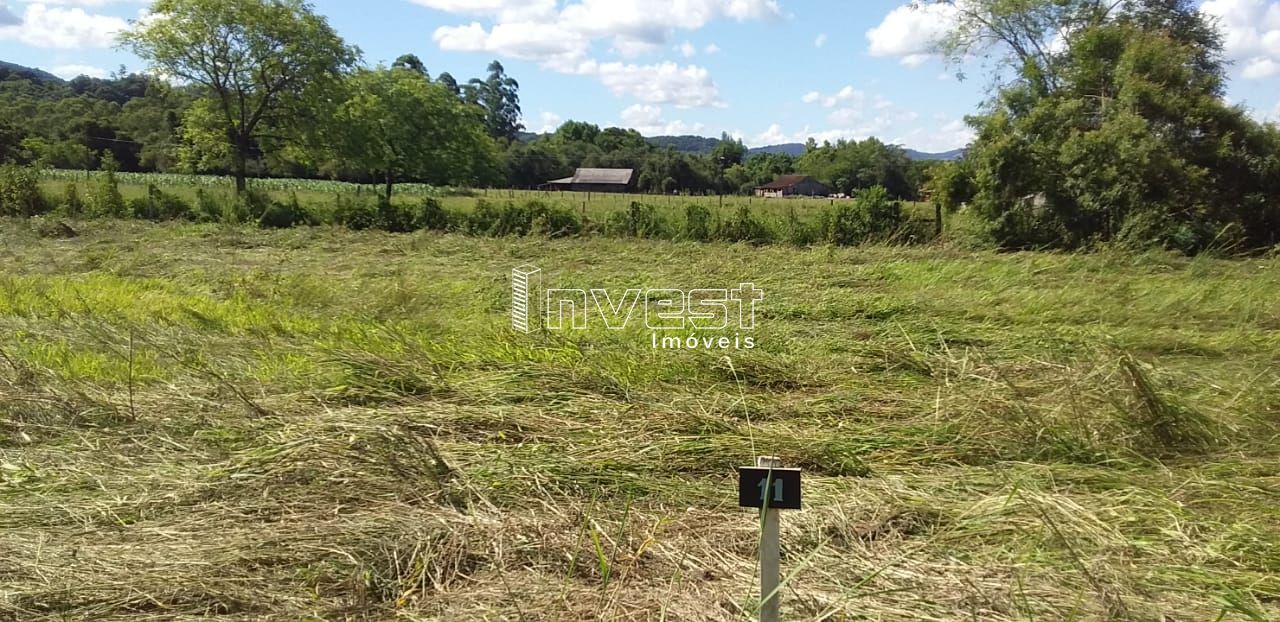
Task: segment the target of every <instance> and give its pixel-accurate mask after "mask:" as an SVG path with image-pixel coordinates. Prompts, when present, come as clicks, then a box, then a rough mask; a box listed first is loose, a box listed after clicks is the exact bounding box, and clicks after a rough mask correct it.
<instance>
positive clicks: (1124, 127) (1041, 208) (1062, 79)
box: [939, 0, 1280, 253]
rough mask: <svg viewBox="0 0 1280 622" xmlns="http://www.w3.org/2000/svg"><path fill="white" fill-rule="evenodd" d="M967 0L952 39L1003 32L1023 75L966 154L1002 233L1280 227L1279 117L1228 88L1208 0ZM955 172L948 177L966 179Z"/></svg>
mask: <svg viewBox="0 0 1280 622" xmlns="http://www.w3.org/2000/svg"><path fill="white" fill-rule="evenodd" d="M957 7H958V8H957V9H956V10H957V11H958V15H959V23H960V26H959V27H958V28H957V30H956V31H955V32H953V33H952V34H951V37H950V39H949V40H948V41H947V42H946V45H945V46H944V47H945V48H946V49H947V50H948V51H949V52H950V53H951V54H952V55H953V56H955V57H963V56H966V55H968V54H970V53H973V52H975V51H976V48H978V47H985V46H989V45H991V44H992V43H993V42H994V44H995V45H996V46H997V47H998V48H999V49H1000V50H1001V51H1002V52H1007V53H1008V54H1009V57H1010V58H1009V62H1008V63H1007V64H1006V66H1007V69H1008V70H1009V72H1010V73H1012V74H1013V77H1012V78H1011V79H1010V80H1008V81H1007V82H1006V84H1005V85H1004V86H1003V87H1002V88H1000V89H999V90H998V92H997V93H996V94H995V95H994V96H993V98H992V102H991V103H990V105H989V108H988V110H986V111H984V113H983V114H982V115H980V116H978V117H975V118H973V119H971V123H972V124H973V125H974V127H975V128H976V129H977V130H978V132H979V137H978V139H977V141H976V142H975V144H974V145H973V147H972V149H971V150H970V151H969V154H968V158H969V162H966V163H965V164H963V165H959V166H960V167H961V168H964V169H965V170H966V171H967V173H968V175H969V176H970V177H972V183H971V191H972V205H973V207H974V208H975V210H976V211H977V212H978V214H980V215H981V216H982V217H983V219H984V220H986V221H987V222H988V223H989V228H990V231H991V234H992V238H993V239H994V240H995V241H996V242H997V243H999V244H1000V245H1001V246H1004V247H1006V248H1040V247H1065V248H1079V247H1087V246H1089V245H1091V244H1095V243H1098V242H1108V241H1123V242H1125V243H1130V244H1133V245H1136V246H1145V245H1158V246H1161V247H1164V248H1173V249H1178V250H1181V251H1184V252H1188V253H1196V252H1202V251H1205V250H1209V249H1233V250H1237V249H1258V248H1268V247H1271V246H1274V245H1276V244H1278V243H1280V128H1278V127H1276V126H1275V125H1266V124H1262V123H1259V122H1258V121H1255V120H1253V119H1251V118H1249V116H1248V115H1247V114H1246V113H1245V111H1244V110H1242V109H1241V108H1239V107H1236V106H1229V105H1227V104H1226V103H1225V102H1223V100H1222V95H1223V93H1224V92H1225V84H1226V79H1227V71H1226V68H1227V63H1226V61H1224V60H1223V54H1222V50H1223V42H1222V38H1221V35H1220V34H1219V32H1218V30H1217V29H1216V28H1215V27H1214V25H1213V24H1211V23H1209V22H1208V21H1207V18H1206V17H1205V16H1204V15H1203V14H1202V13H1200V11H1199V8H1198V5H1197V4H1196V3H1194V2H1190V1H1189V0H1126V1H1122V2H1094V1H1092V0H1067V1H1064V0H1032V1H1029V2H1007V1H1005V0H975V1H973V2H965V3H963V4H957ZM1059 36H1061V37H1062V41H1061V42H1060V44H1059V45H1053V44H1052V40H1053V38H1054V37H1059ZM941 177H942V178H943V179H941V180H940V181H939V186H941V187H948V186H949V187H950V189H953V190H954V189H957V188H960V187H963V186H964V185H965V184H955V183H954V180H947V179H946V177H948V175H943V176H941ZM941 196H942V197H943V198H949V199H951V200H954V199H955V198H961V199H962V200H967V199H968V197H964V196H963V195H962V194H961V195H960V196H959V197H957V193H951V192H946V193H943V194H942V195H941Z"/></svg>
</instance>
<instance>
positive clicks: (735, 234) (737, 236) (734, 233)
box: [718, 205, 773, 244]
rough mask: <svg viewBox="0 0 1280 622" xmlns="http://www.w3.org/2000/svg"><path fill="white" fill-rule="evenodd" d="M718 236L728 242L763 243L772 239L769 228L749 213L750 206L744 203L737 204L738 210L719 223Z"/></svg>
mask: <svg viewBox="0 0 1280 622" xmlns="http://www.w3.org/2000/svg"><path fill="white" fill-rule="evenodd" d="M718 237H719V238H720V239H722V240H727V241H730V242H751V243H752V244H764V243H767V242H769V241H770V240H772V239H773V235H772V233H771V232H770V231H769V229H768V228H767V227H765V226H764V223H762V222H760V221H759V220H756V218H755V216H753V215H752V214H751V208H750V207H749V206H746V205H740V206H738V212H737V213H736V214H734V217H733V218H730V219H729V220H726V221H725V222H723V223H721V224H720V231H719V236H718Z"/></svg>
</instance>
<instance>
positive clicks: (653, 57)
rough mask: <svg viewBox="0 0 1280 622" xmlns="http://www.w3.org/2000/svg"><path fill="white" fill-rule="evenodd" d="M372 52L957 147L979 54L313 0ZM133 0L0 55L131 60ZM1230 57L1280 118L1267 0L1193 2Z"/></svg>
mask: <svg viewBox="0 0 1280 622" xmlns="http://www.w3.org/2000/svg"><path fill="white" fill-rule="evenodd" d="M314 4H315V6H316V9H317V10H318V11H319V12H320V13H322V14H324V15H326V16H328V17H329V20H330V23H331V24H333V26H334V27H335V28H336V29H337V30H338V32H339V33H340V34H341V35H342V36H343V37H345V38H346V39H347V41H348V42H350V43H353V44H355V45H357V46H359V47H360V48H361V50H363V52H364V56H365V59H366V61H368V62H370V63H377V62H390V61H391V60H393V59H395V57H397V56H399V55H400V54H404V53H409V52H411V53H415V54H417V55H419V56H420V57H421V58H422V59H423V60H424V62H425V63H426V64H427V67H428V69H429V70H430V71H431V73H432V74H433V75H435V74H438V73H440V72H441V71H449V72H450V73H452V74H453V75H454V76H455V77H457V78H458V79H459V80H465V79H467V78H470V77H474V76H478V75H481V74H482V73H483V72H484V68H485V66H486V65H487V64H488V61H489V60H491V59H493V58H498V59H501V60H502V62H503V64H504V65H506V67H507V70H508V72H509V73H510V74H512V75H513V76H515V77H516V78H517V79H518V80H519V81H520V83H521V86H522V88H521V92H520V95H521V99H522V102H523V105H524V111H525V124H526V125H527V126H528V128H529V129H530V130H532V131H548V130H551V129H554V128H555V126H557V125H558V124H559V123H560V122H561V121H563V120H566V119H576V120H585V121H590V122H593V123H598V124H600V125H618V126H623V127H632V128H635V129H637V130H639V131H640V132H642V133H644V134H646V135H659V134H702V135H708V136H718V135H719V134H720V132H729V133H730V134H733V135H735V136H739V137H741V138H743V139H744V140H745V141H746V142H747V143H748V144H749V145H752V146H762V145H769V144H776V143H782V142H803V141H804V140H805V139H806V138H807V137H810V136H813V137H816V138H817V139H818V140H819V141H822V140H824V139H835V138H841V137H845V138H863V137H867V136H878V137H880V138H882V139H884V140H886V141H890V142H895V143H900V144H905V145H907V146H909V147H912V148H915V149H920V150H925V151H942V150H946V149H952V148H956V147H960V146H963V145H964V144H965V143H966V142H967V140H968V139H969V137H970V133H969V131H968V130H967V129H966V128H965V127H964V124H963V122H962V118H963V117H964V115H965V114H967V113H969V112H971V111H973V110H974V108H975V107H976V106H977V104H978V103H979V102H980V101H981V100H982V99H983V98H984V96H985V92H986V87H987V85H988V81H987V80H986V79H984V78H983V72H982V68H981V67H970V68H968V74H969V75H970V78H969V79H967V80H964V81H959V80H957V79H956V78H955V77H954V76H955V74H956V68H954V67H947V66H945V65H944V64H943V63H942V62H941V61H940V60H939V59H937V58H934V57H932V56H930V55H929V54H928V44H929V41H930V39H931V37H935V36H936V35H937V33H939V32H941V31H942V30H944V29H945V28H946V24H947V18H948V16H947V14H946V12H945V11H942V10H937V9H936V7H935V9H931V10H926V11H920V10H912V9H910V8H908V7H907V6H905V5H906V4H908V3H907V2H903V1H902V0H857V1H856V2H854V1H850V0H360V1H352V0H314ZM147 6H148V3H147V2H145V1H142V0H47V1H43V2H40V1H34V0H0V60H6V61H10V62H16V63H19V64H24V65H30V66H35V67H40V68H42V69H45V70H48V71H50V72H52V73H55V74H58V75H61V76H65V77H71V76H74V75H78V74H81V73H85V74H89V75H106V74H107V73H108V72H110V71H112V70H114V69H115V68H117V67H119V66H121V65H124V66H125V67H127V68H129V69H130V70H138V69H143V68H144V67H143V66H142V63H141V62H140V61H139V60H138V59H136V58H134V57H131V56H130V55H128V54H125V53H123V52H120V51H118V50H115V49H114V48H113V45H114V43H113V42H114V33H116V32H118V31H119V30H120V29H121V28H124V27H127V24H128V21H129V20H130V19H136V18H138V17H139V16H141V15H144V14H145V13H146V9H147ZM1201 10H1203V11H1205V12H1206V13H1209V14H1212V15H1214V16H1215V17H1216V18H1217V19H1218V20H1219V21H1218V23H1219V24H1220V27H1221V28H1222V29H1223V31H1224V34H1225V35H1226V41H1227V48H1228V55H1229V56H1230V57H1231V58H1232V60H1233V61H1234V65H1233V68H1232V75H1233V79H1232V85H1231V91H1230V93H1229V99H1230V100H1231V101H1232V102H1233V103H1239V104H1241V105H1244V106H1246V107H1247V108H1249V109H1250V110H1251V111H1252V112H1253V114H1254V115H1255V116H1257V117H1259V118H1267V119H1276V120H1280V0H1206V1H1205V2H1204V3H1203V5H1202V9H1201Z"/></svg>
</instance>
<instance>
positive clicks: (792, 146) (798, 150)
mask: <svg viewBox="0 0 1280 622" xmlns="http://www.w3.org/2000/svg"><path fill="white" fill-rule="evenodd" d="M778 153H780V154H783V155H789V156H795V157H800V156H802V155H804V143H786V144H784V145H769V146H768V147H756V148H755V149H749V150H748V151H747V157H751V156H753V155H761V154H778Z"/></svg>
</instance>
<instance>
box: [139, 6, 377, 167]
mask: <svg viewBox="0 0 1280 622" xmlns="http://www.w3.org/2000/svg"><path fill="white" fill-rule="evenodd" d="M152 13H153V14H155V15H156V18H155V19H153V20H149V21H139V22H135V23H134V25H133V27H132V28H131V29H130V30H129V31H127V32H125V33H124V34H123V35H122V36H121V41H122V43H123V45H124V47H126V48H127V49H129V50H130V51H132V52H133V53H134V54H136V55H138V56H139V57H140V58H143V59H144V60H146V61H148V62H149V63H150V65H151V67H152V69H153V70H155V71H156V72H157V73H159V74H160V75H166V76H172V77H174V78H177V79H180V80H185V81H187V82H190V83H192V84H196V85H199V86H201V87H203V90H204V97H203V101H202V102H201V106H199V110H196V111H195V112H196V114H194V115H192V116H191V118H190V119H189V120H188V123H191V122H201V123H204V124H205V125H204V126H203V127H202V128H198V129H197V130H196V131H191V132H189V133H188V136H192V137H198V138H201V139H203V140H215V141H217V142H221V143H222V152H223V153H226V154H227V155H229V157H230V159H231V171H232V174H233V175H234V176H235V184H236V191H237V192H243V191H244V190H245V187H246V181H245V180H246V178H247V177H248V163H249V160H250V158H251V157H252V155H253V153H254V150H255V148H256V147H257V144H258V143H260V142H261V141H263V140H273V139H274V140H277V141H280V142H282V143H288V142H289V141H291V140H293V139H294V137H296V136H297V134H298V133H299V132H300V131H302V130H303V129H304V128H305V127H307V126H310V125H313V122H314V120H315V117H316V116H317V115H316V114H315V108H314V107H315V106H316V105H318V104H319V103H322V102H325V101H329V100H330V99H331V98H328V97H323V96H318V95H316V93H317V92H318V91H319V90H322V89H324V88H326V87H328V86H331V85H333V84H335V83H336V82H337V80H338V78H339V77H340V75H341V73H342V71H343V70H344V69H346V68H348V67H350V66H351V65H353V64H354V63H355V61H356V59H357V57H358V55H359V51H358V50H357V49H355V48H352V47H348V46H347V45H346V44H345V43H343V41H342V39H341V38H339V37H338V35H337V33H335V32H334V30H333V29H332V28H331V27H330V26H329V24H328V22H327V21H326V20H325V19H324V18H323V17H321V16H319V15H317V14H316V13H315V12H314V11H313V9H312V7H311V5H310V4H307V3H305V2H303V1H302V0H237V1H235V2H226V1H225V0H157V1H156V2H155V4H154V5H153V6H152ZM268 128H269V129H270V133H268V132H267V130H268ZM188 129H192V128H188Z"/></svg>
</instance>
